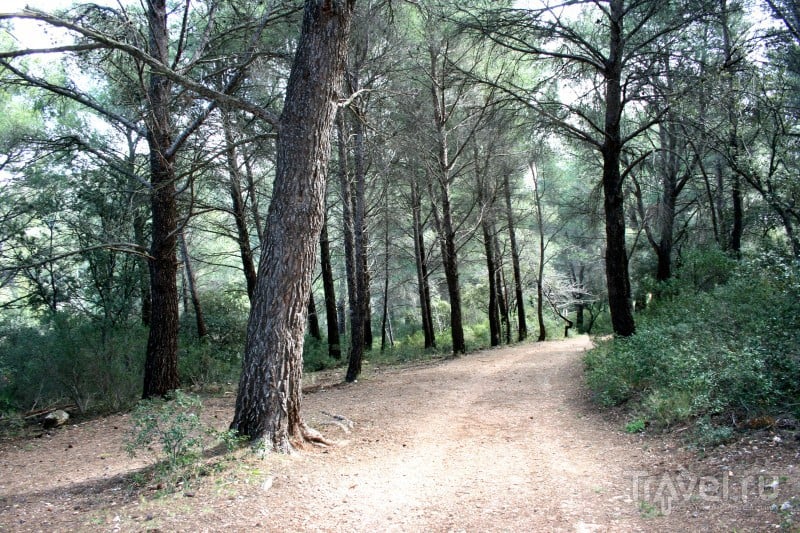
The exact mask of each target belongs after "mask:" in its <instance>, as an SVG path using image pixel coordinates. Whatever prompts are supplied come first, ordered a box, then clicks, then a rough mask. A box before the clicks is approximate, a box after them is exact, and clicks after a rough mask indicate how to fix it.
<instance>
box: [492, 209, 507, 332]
mask: <svg viewBox="0 0 800 533" xmlns="http://www.w3.org/2000/svg"><path fill="white" fill-rule="evenodd" d="M491 235H492V246H494V258H495V287H497V307H498V312H499V313H500V331H501V332H504V333H505V343H506V344H511V319H510V317H509V313H510V311H509V305H508V286H507V285H506V276H505V272H504V269H503V254H502V253H501V251H500V239H498V238H497V230H496V229H495V225H494V222H492V225H491Z"/></svg>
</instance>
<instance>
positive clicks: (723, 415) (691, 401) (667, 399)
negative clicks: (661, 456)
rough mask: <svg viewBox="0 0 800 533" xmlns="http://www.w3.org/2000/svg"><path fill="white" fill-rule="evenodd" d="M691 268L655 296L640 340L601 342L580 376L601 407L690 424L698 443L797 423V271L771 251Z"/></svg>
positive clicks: (640, 325) (642, 319) (650, 421)
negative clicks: (743, 429)
mask: <svg viewBox="0 0 800 533" xmlns="http://www.w3.org/2000/svg"><path fill="white" fill-rule="evenodd" d="M706 263H713V264H716V265H717V266H719V268H718V269H714V268H710V267H708V266H707V265H706V268H705V269H703V268H698V266H697V265H696V264H695V263H694V262H691V263H689V264H688V265H686V266H684V268H682V269H681V270H679V272H678V276H677V278H676V279H675V280H673V281H671V282H670V283H667V284H661V285H659V286H656V287H655V289H656V290H657V291H658V293H659V294H657V295H656V297H655V299H654V302H653V303H652V304H651V305H650V306H649V308H648V309H647V311H646V312H645V313H643V314H640V315H637V319H638V320H637V332H636V334H635V335H632V336H631V337H627V338H617V339H613V340H606V341H600V342H598V344H597V346H596V348H594V349H593V350H591V351H590V352H589V353H588V354H587V356H586V358H585V366H586V371H587V373H586V376H587V380H588V384H589V386H590V388H591V389H592V390H593V391H594V394H595V396H596V399H597V400H598V402H599V403H601V404H602V405H605V406H612V405H620V404H623V403H627V404H628V405H629V406H630V408H631V410H632V412H633V413H634V414H635V417H636V419H637V420H642V421H643V422H644V423H645V424H646V425H647V426H650V427H654V428H668V427H671V426H674V425H675V424H686V423H690V424H691V425H692V427H693V429H694V439H695V441H696V442H698V443H699V444H703V445H705V444H716V443H719V442H723V441H725V440H726V439H728V438H730V436H731V435H732V429H733V428H735V427H736V426H738V425H740V424H742V423H743V422H745V421H747V420H749V419H753V418H755V417H759V416H763V415H765V414H770V415H774V416H779V415H786V416H794V417H799V416H800V404H799V403H798V402H800V382H798V380H797V375H798V373H799V372H800V350H799V349H798V347H799V346H800V272H799V271H798V267H797V266H796V265H795V264H793V263H792V262H791V261H790V260H786V259H784V258H783V257H781V256H780V255H778V254H775V253H764V254H762V255H760V256H758V257H753V258H749V259H746V260H742V261H741V262H740V263H739V264H736V263H735V262H733V261H731V260H722V259H719V258H713V261H711V260H707V261H706Z"/></svg>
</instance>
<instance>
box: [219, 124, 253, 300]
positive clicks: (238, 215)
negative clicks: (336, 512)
mask: <svg viewBox="0 0 800 533" xmlns="http://www.w3.org/2000/svg"><path fill="white" fill-rule="evenodd" d="M222 128H223V130H224V132H225V155H226V157H227V163H228V176H229V180H230V185H229V191H230V195H231V211H232V212H233V219H234V221H235V222H236V243H237V244H238V245H239V256H240V257H241V258H242V270H243V271H244V279H245V281H246V283H247V297H248V298H249V299H250V301H252V300H253V292H254V291H255V289H256V266H255V261H254V260H253V250H252V249H251V248H250V231H249V230H248V229H247V215H246V212H245V204H244V202H243V201H242V180H241V176H240V172H239V157H238V155H237V154H236V143H235V142H234V138H233V132H232V131H231V123H230V118H229V117H228V114H227V112H223V113H222Z"/></svg>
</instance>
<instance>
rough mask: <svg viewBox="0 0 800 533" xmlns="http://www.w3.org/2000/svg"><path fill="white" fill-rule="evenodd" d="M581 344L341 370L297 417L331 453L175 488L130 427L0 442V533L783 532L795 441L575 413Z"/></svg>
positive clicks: (97, 423)
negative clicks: (707, 434) (725, 441)
mask: <svg viewBox="0 0 800 533" xmlns="http://www.w3.org/2000/svg"><path fill="white" fill-rule="evenodd" d="M588 347H589V341H588V339H586V338H575V339H570V340H568V341H562V342H548V343H540V344H527V345H522V346H515V347H511V348H503V349H496V350H489V351H483V352H478V353H474V354H471V355H468V356H465V357H461V358H457V359H451V360H446V361H438V362H434V363H427V364H422V365H414V366H409V367H403V368H387V369H376V368H372V367H368V370H367V371H366V372H365V375H364V377H363V378H362V379H361V380H359V382H358V383H356V384H353V385H346V386H342V385H334V383H337V382H338V381H340V376H338V375H327V376H323V377H315V376H309V377H308V379H307V380H306V382H307V385H314V386H312V387H310V389H309V390H310V391H313V392H308V393H307V394H306V395H305V399H304V412H305V417H306V419H307V421H308V422H309V423H310V425H311V426H312V427H316V428H317V429H320V430H322V432H323V433H324V434H325V435H326V436H327V437H329V438H331V439H333V440H335V441H337V445H336V446H334V447H331V448H328V449H313V450H307V451H304V452H302V453H298V454H295V455H292V456H279V455H274V454H273V455H269V456H267V457H266V458H264V459H258V458H256V457H255V456H254V454H251V453H247V452H246V451H242V452H239V453H238V454H237V455H236V457H235V460H232V459H231V457H227V458H226V457H214V458H211V459H209V461H210V462H211V463H214V464H217V465H221V466H220V468H217V469H215V470H213V471H212V472H211V474H210V475H207V476H205V477H202V478H200V479H199V480H198V481H196V482H194V483H193V484H192V485H191V486H190V487H188V488H184V489H182V490H179V491H177V492H176V493H174V494H161V493H160V492H159V491H157V490H155V487H152V486H147V487H136V486H134V485H133V484H132V482H131V479H132V477H131V476H133V475H135V473H136V472H138V471H141V469H143V468H144V467H146V466H147V464H148V460H147V458H136V459H131V458H130V457H128V456H127V455H126V454H125V452H124V451H123V442H124V437H125V433H126V431H127V430H128V428H129V427H130V425H131V423H130V418H129V416H128V415H118V416H111V417H107V418H103V419H98V420H92V421H88V422H83V423H79V424H73V425H68V426H66V427H63V428H60V429H58V430H54V431H52V432H50V433H45V434H43V435H42V436H41V437H40V438H27V439H14V440H7V441H4V442H0V531H48V532H49V531H192V532H195V531H575V532H589V531H648V532H649V531H680V530H685V531H776V530H778V531H779V530H781V529H790V530H791V529H792V528H795V527H796V526H794V524H796V523H797V519H795V517H794V513H795V512H796V511H797V509H798V508H800V499H798V496H800V476H798V468H797V465H798V464H800V450H799V449H798V448H799V446H798V441H797V440H796V439H795V438H794V436H795V435H794V433H791V432H781V431H780V430H778V429H767V430H762V431H760V432H757V433H749V434H747V435H745V436H742V437H741V438H740V439H739V440H738V441H737V442H736V443H733V444H730V445H728V446H725V447H721V448H715V449H714V450H711V451H710V452H708V453H706V454H702V455H701V454H698V453H697V452H696V451H694V450H690V449H688V448H686V447H684V446H683V445H682V444H681V440H680V432H679V433H678V434H677V435H672V436H650V435H631V434H627V433H625V432H624V431H623V429H622V428H623V426H624V423H625V420H624V419H623V418H621V416H622V415H619V414H616V415H615V414H614V413H611V414H609V413H608V412H606V413H601V412H598V411H597V409H596V408H595V407H594V406H593V405H592V404H591V402H590V401H589V395H588V393H587V391H586V390H585V388H584V386H583V381H582V366H581V355H582V353H583V351H584V350H586V349H587V348H588ZM314 382H316V383H314ZM204 405H205V408H204V416H205V417H206V419H207V422H208V423H209V424H212V425H214V426H215V427H217V428H219V429H224V428H225V427H226V425H227V424H228V423H229V421H230V420H231V418H232V408H233V395H232V394H227V395H219V396H215V397H209V398H206V399H205V400H204ZM323 412H324V413H330V414H333V415H338V416H341V417H344V418H345V419H346V420H347V421H350V422H352V429H350V428H349V427H348V425H347V424H345V423H341V422H339V423H336V422H337V421H336V420H335V419H334V418H332V417H331V416H329V415H328V414H324V413H323ZM781 507H784V509H783V510H781ZM776 509H777V510H776ZM798 516H800V513H798Z"/></svg>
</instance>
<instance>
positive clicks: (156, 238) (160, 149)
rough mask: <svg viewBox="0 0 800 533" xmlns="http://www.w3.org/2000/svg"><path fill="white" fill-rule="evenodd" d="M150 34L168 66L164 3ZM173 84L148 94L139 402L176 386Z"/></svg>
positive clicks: (157, 2) (156, 5) (157, 81)
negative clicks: (147, 306) (145, 302)
mask: <svg viewBox="0 0 800 533" xmlns="http://www.w3.org/2000/svg"><path fill="white" fill-rule="evenodd" d="M147 6H148V7H147V18H148V24H149V29H150V40H149V52H150V55H151V56H153V57H155V58H158V60H159V61H160V62H161V63H162V64H164V65H169V56H168V53H169V34H168V29H167V9H166V0H150V1H148V2H147ZM171 93H172V83H171V82H170V81H169V80H168V79H166V78H164V77H162V76H160V75H159V74H157V73H155V72H151V73H150V85H149V86H148V90H147V98H148V103H149V105H150V116H149V117H148V120H147V144H148V148H149V150H150V183H151V185H152V190H151V193H150V203H151V209H152V217H153V218H152V243H151V246H150V257H151V258H150V264H149V267H150V295H151V320H150V334H149V336H148V338H147V354H146V356H145V364H144V387H143V392H142V397H143V398H151V397H154V396H164V395H165V394H167V393H168V392H169V391H171V390H174V389H177V388H178V387H179V386H180V381H179V379H178V282H177V277H178V260H177V233H178V231H177V230H178V223H177V222H178V209H177V202H176V198H175V195H176V191H175V167H174V164H175V156H174V154H170V153H169V147H170V145H171V144H172V121H171V120H170V113H169V106H170V98H171Z"/></svg>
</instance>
